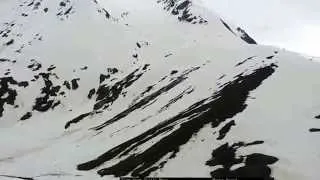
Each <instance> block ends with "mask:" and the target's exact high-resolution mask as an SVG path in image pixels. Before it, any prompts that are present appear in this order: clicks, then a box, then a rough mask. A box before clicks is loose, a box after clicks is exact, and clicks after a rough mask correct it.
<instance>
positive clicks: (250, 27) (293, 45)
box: [201, 0, 320, 56]
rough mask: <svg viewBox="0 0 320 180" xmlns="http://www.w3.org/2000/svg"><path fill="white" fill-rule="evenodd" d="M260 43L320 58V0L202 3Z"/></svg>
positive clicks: (216, 0)
mask: <svg viewBox="0 0 320 180" xmlns="http://www.w3.org/2000/svg"><path fill="white" fill-rule="evenodd" d="M201 1H202V3H203V4H204V5H205V6H207V7H209V8H210V9H212V10H213V11H215V12H216V13H217V14H218V15H220V16H221V17H222V18H224V19H225V20H227V21H228V22H231V23H233V24H235V25H238V26H240V27H242V28H243V29H245V30H246V31H247V32H248V33H249V35H251V36H252V37H253V38H254V39H255V40H257V41H258V43H260V44H267V45H276V46H279V47H282V48H285V49H288V50H292V51H296V52H301V53H304V54H307V55H311V56H320V0H201Z"/></svg>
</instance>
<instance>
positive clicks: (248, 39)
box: [237, 27, 257, 44]
mask: <svg viewBox="0 0 320 180" xmlns="http://www.w3.org/2000/svg"><path fill="white" fill-rule="evenodd" d="M237 31H238V32H239V33H241V36H240V37H241V39H242V40H244V41H245V42H247V43H248V44H257V42H256V41H255V40H254V39H252V38H251V37H250V36H249V35H248V34H247V33H246V32H245V31H244V30H243V29H241V28H239V27H238V28H237Z"/></svg>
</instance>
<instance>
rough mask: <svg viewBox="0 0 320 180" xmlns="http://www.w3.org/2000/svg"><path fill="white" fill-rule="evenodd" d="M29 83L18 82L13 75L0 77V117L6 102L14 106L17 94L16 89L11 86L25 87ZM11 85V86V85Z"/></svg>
mask: <svg viewBox="0 0 320 180" xmlns="http://www.w3.org/2000/svg"><path fill="white" fill-rule="evenodd" d="M28 85H29V83H28V82H26V81H21V82H18V81H16V80H15V79H13V77H2V78H0V117H2V115H3V112H4V110H5V109H4V105H5V104H8V105H11V106H15V100H16V97H17V95H18V93H17V91H16V89H14V88H13V87H24V88H25V87H27V86H28ZM11 86H13V87H11Z"/></svg>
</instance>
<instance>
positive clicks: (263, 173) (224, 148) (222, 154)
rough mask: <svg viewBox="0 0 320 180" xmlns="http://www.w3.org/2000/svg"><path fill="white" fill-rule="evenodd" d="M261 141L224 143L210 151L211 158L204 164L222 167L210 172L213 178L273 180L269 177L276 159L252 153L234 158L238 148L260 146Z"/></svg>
mask: <svg viewBox="0 0 320 180" xmlns="http://www.w3.org/2000/svg"><path fill="white" fill-rule="evenodd" d="M262 143H263V141H255V142H252V143H244V142H238V143H234V144H232V145H229V143H225V144H223V145H221V146H220V147H218V148H216V149H215V150H213V151H212V158H211V159H210V160H208V161H207V162H206V164H207V165H209V166H222V168H218V169H216V170H214V171H212V172H211V176H212V177H213V178H262V179H273V178H272V177H271V169H270V167H269V165H272V164H274V163H276V162H277V161H278V158H276V157H273V156H269V155H264V154H260V153H253V154H249V155H245V156H240V157H236V152H237V150H238V149H239V148H243V147H247V146H251V145H257V144H262ZM241 163H244V166H242V167H239V168H237V169H234V170H231V167H232V166H234V165H237V164H241Z"/></svg>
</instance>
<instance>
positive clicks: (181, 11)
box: [157, 0, 208, 24]
mask: <svg viewBox="0 0 320 180" xmlns="http://www.w3.org/2000/svg"><path fill="white" fill-rule="evenodd" d="M157 2H158V3H161V4H163V5H164V10H166V11H169V12H170V13H171V14H172V15H174V16H177V17H178V20H179V21H182V22H188V23H191V24H207V23H208V21H207V20H205V19H204V18H202V17H201V16H196V15H193V14H192V13H191V10H190V9H191V6H192V1H190V0H157Z"/></svg>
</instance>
